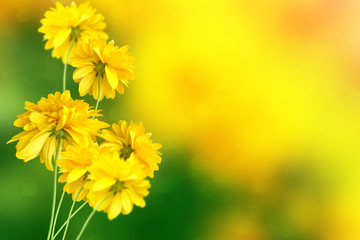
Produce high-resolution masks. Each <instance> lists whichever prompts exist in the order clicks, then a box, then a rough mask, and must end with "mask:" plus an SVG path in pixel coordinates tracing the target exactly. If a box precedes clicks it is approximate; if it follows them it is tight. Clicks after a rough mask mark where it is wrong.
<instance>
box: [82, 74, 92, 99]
mask: <svg viewBox="0 0 360 240" xmlns="http://www.w3.org/2000/svg"><path fill="white" fill-rule="evenodd" d="M94 80H95V72H94V73H91V74H89V75H87V76H86V77H84V78H83V79H81V81H80V83H79V93H80V96H84V95H85V94H86V93H88V92H89V89H90V87H91V85H92V84H93V83H94Z"/></svg>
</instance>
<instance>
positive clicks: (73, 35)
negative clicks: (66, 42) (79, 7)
mask: <svg viewBox="0 0 360 240" xmlns="http://www.w3.org/2000/svg"><path fill="white" fill-rule="evenodd" d="M82 31H83V30H80V29H79V27H71V33H70V40H72V39H75V42H76V41H77V39H78V38H79V37H80V35H81V32H82Z"/></svg>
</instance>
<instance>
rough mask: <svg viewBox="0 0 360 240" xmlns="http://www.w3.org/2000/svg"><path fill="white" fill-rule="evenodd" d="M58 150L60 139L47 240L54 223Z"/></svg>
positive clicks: (58, 145) (59, 145) (58, 152)
mask: <svg viewBox="0 0 360 240" xmlns="http://www.w3.org/2000/svg"><path fill="white" fill-rule="evenodd" d="M60 149H61V138H58V142H57V147H56V155H55V160H54V162H55V169H54V193H53V201H52V208H51V219H50V227H49V232H48V236H47V239H48V240H49V239H50V235H51V230H52V227H53V221H54V213H55V204H56V183H57V164H56V160H57V159H58V158H59V154H60Z"/></svg>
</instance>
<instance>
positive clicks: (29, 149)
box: [16, 132, 51, 162]
mask: <svg viewBox="0 0 360 240" xmlns="http://www.w3.org/2000/svg"><path fill="white" fill-rule="evenodd" d="M50 134H51V133H50V132H39V133H38V134H36V135H35V136H34V137H33V138H32V139H31V140H30V142H29V143H28V144H27V145H26V146H25V147H24V148H23V149H22V150H21V151H19V152H17V153H16V157H17V158H20V159H23V160H24V161H25V162H27V161H29V160H31V159H34V158H35V157H37V156H38V155H39V153H40V151H41V149H42V148H43V146H44V143H45V141H46V139H47V138H48V137H49V136H50Z"/></svg>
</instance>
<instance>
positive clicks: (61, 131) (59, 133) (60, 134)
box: [52, 129, 66, 139]
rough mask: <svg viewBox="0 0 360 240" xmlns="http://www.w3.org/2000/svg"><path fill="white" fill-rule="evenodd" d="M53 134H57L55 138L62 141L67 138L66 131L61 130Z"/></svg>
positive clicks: (54, 131)
mask: <svg viewBox="0 0 360 240" xmlns="http://www.w3.org/2000/svg"><path fill="white" fill-rule="evenodd" d="M52 132H53V134H55V136H56V137H57V138H58V139H60V138H65V135H66V131H65V130H63V129H60V130H52Z"/></svg>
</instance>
